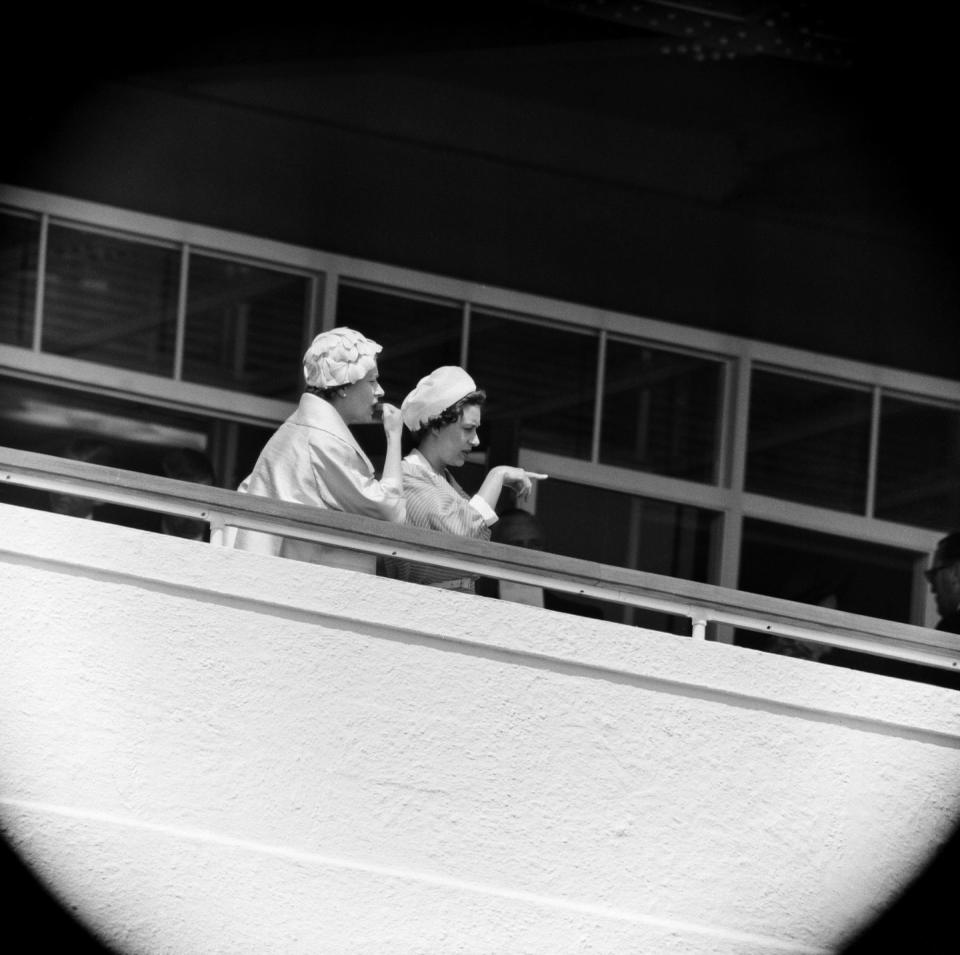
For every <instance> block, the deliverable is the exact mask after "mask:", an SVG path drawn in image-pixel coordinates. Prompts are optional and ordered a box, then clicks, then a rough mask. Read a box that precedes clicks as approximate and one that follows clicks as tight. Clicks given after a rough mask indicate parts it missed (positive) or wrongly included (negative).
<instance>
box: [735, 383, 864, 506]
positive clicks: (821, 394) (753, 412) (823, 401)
mask: <svg viewBox="0 0 960 955" xmlns="http://www.w3.org/2000/svg"><path fill="white" fill-rule="evenodd" d="M870 407H871V402H870V395H869V393H868V392H866V391H857V390H855V389H853V388H843V387H840V386H838V385H831V384H824V383H822V382H819V381H808V380H805V379H803V378H797V377H794V376H792V375H779V374H774V373H773V372H767V371H755V372H754V373H753V381H752V388H751V393H750V424H749V429H748V439H747V440H748V443H747V476H746V489H747V490H748V491H752V492H754V493H756V494H768V495H770V496H772V497H782V498H786V499H787V500H790V501H799V502H801V503H803V504H813V505H816V506H819V507H829V508H834V509H835V510H842V511H853V512H855V513H860V514H862V513H863V512H864V510H865V508H866V489H867V465H868V458H869V448H870Z"/></svg>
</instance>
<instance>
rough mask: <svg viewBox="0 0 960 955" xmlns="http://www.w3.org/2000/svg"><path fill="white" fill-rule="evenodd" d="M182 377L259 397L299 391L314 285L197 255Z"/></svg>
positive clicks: (192, 271)
mask: <svg viewBox="0 0 960 955" xmlns="http://www.w3.org/2000/svg"><path fill="white" fill-rule="evenodd" d="M189 273H190V274H189V279H188V281H187V325H186V334H185V337H184V347H183V378H184V379H185V380H186V381H196V382H200V383H202V384H206V385H214V386H216V387H218V388H231V389H236V390H238V391H245V392H247V393H249V394H254V395H268V396H270V397H274V398H289V397H292V396H294V395H296V394H299V392H300V391H301V390H302V386H303V370H302V357H303V352H304V348H305V342H304V324H305V322H306V319H307V313H308V308H309V301H310V281H309V279H308V278H307V277H306V276H303V275H291V274H290V273H289V272H278V271H275V270H273V269H265V268H260V267H258V266H253V265H246V264H245V263H242V262H232V261H230V260H229V259H219V258H213V257H211V256H205V255H199V254H197V253H193V254H191V256H190V269H189Z"/></svg>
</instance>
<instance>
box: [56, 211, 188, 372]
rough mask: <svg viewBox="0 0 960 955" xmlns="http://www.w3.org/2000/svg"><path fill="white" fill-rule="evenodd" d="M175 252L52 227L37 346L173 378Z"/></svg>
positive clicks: (175, 311) (59, 353)
mask: <svg viewBox="0 0 960 955" xmlns="http://www.w3.org/2000/svg"><path fill="white" fill-rule="evenodd" d="M179 268H180V250H179V249H178V248H166V247H163V246H159V245H151V244H148V243H146V242H132V241H128V240H126V239H120V238H116V237H114V236H108V235H101V234H99V233H94V232H85V231H81V230H79V229H73V228H68V227H67V226H62V225H51V226H50V229H49V235H48V245H47V269H46V282H45V285H44V311H43V350H44V351H48V352H52V353H54V354H56V355H69V356H70V357H73V358H84V359H87V360H89V361H96V362H102V363H103V364H105V365H113V366H116V367H120V368H130V369H134V370H136V371H146V372H153V373H155V374H160V375H171V374H172V372H173V352H174V342H175V337H176V318H177V290H178V285H179Z"/></svg>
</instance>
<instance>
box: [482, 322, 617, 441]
mask: <svg viewBox="0 0 960 955" xmlns="http://www.w3.org/2000/svg"><path fill="white" fill-rule="evenodd" d="M597 348H598V336H597V335H596V334H595V333H580V332H573V331H566V330H563V329H559V328H554V327H550V326H547V325H540V324H535V323H533V322H523V321H519V320H517V319H507V318H500V317H498V316H495V315H490V314H485V313H483V312H479V311H478V312H474V313H473V315H472V316H471V320H470V350H469V357H468V360H467V365H468V368H467V370H468V371H469V372H470V374H471V375H472V376H473V378H474V380H475V381H476V382H477V384H478V385H479V386H480V387H481V388H484V389H485V390H486V392H487V405H486V407H485V408H484V427H485V428H486V429H487V432H488V434H489V435H490V440H491V442H496V444H497V447H498V450H499V454H498V457H499V459H500V460H515V457H516V450H517V448H519V447H524V448H530V449H534V450H538V451H551V452H553V453H554V454H563V455H567V456H569V457H576V458H589V457H590V444H591V436H592V432H593V409H594V403H595V390H596V380H597Z"/></svg>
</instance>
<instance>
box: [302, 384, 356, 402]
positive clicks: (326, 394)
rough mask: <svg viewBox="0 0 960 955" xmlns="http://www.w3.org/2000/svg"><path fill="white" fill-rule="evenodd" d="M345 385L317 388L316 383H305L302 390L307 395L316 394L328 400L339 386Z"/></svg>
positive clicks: (344, 386)
mask: <svg viewBox="0 0 960 955" xmlns="http://www.w3.org/2000/svg"><path fill="white" fill-rule="evenodd" d="M346 387H347V386H346V385H334V386H333V387H332V388H318V387H316V385H307V387H306V388H305V389H304V390H305V391H306V393H307V394H308V395H316V396H317V397H318V398H323V400H324V401H329V400H330V399H331V398H333V396H334V395H335V394H336V393H337V392H338V391H339V390H340V389H341V388H346Z"/></svg>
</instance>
